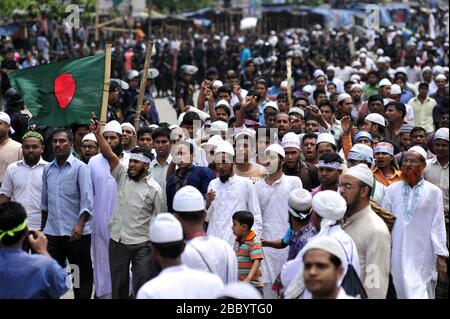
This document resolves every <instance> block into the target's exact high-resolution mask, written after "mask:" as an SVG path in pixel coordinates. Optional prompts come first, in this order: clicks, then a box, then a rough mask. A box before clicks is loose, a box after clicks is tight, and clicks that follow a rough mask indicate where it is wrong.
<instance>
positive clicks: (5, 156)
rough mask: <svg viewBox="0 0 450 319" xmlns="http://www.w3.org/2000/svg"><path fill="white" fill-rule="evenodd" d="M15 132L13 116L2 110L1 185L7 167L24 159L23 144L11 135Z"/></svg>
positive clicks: (0, 138)
mask: <svg viewBox="0 0 450 319" xmlns="http://www.w3.org/2000/svg"><path fill="white" fill-rule="evenodd" d="M8 132H9V133H10V134H13V133H14V130H13V128H12V127H11V118H10V117H9V115H8V114H6V113H5V112H0V185H1V184H2V180H3V174H5V170H6V167H7V166H8V165H9V164H11V163H14V162H17V161H19V160H21V159H22V144H20V143H18V142H16V141H14V140H13V139H12V138H10V137H9V135H8Z"/></svg>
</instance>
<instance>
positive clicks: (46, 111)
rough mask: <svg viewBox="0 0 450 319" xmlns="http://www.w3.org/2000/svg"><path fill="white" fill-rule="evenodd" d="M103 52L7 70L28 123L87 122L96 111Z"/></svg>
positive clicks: (103, 61) (100, 91) (99, 108)
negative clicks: (19, 96)
mask: <svg viewBox="0 0 450 319" xmlns="http://www.w3.org/2000/svg"><path fill="white" fill-rule="evenodd" d="M104 76H105V55H99V56H90V57H86V58H80V59H70V60H64V61H60V62H56V63H51V64H43V65H38V66H35V67H30V68H26V69H22V70H18V71H14V72H10V73H8V77H9V80H10V82H11V85H12V86H13V87H14V89H16V91H17V92H18V93H19V94H20V95H21V96H22V98H23V100H24V102H25V106H26V107H27V109H28V110H29V111H30V112H31V114H33V117H32V118H31V122H32V123H35V124H41V125H47V126H54V127H57V126H67V125H69V124H72V123H78V124H87V123H89V119H90V118H91V113H92V112H95V113H96V114H100V111H101V105H102V93H103V81H104Z"/></svg>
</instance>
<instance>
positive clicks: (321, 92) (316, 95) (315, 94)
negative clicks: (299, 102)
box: [313, 88, 327, 100]
mask: <svg viewBox="0 0 450 319" xmlns="http://www.w3.org/2000/svg"><path fill="white" fill-rule="evenodd" d="M319 94H327V92H325V90H324V89H322V88H318V89H315V90H314V92H313V99H314V100H316V99H317V97H318V96H319Z"/></svg>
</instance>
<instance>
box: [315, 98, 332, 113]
mask: <svg viewBox="0 0 450 319" xmlns="http://www.w3.org/2000/svg"><path fill="white" fill-rule="evenodd" d="M322 106H328V107H329V108H330V109H331V112H332V113H334V112H335V111H336V109H335V107H334V105H333V104H332V103H331V101H330V100H329V99H324V100H322V101H320V103H319V109H320V108H321V107H322Z"/></svg>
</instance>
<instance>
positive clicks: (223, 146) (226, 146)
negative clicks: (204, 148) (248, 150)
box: [216, 141, 234, 156]
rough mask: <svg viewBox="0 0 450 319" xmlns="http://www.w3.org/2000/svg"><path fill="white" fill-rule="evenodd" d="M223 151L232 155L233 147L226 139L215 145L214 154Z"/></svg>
mask: <svg viewBox="0 0 450 319" xmlns="http://www.w3.org/2000/svg"><path fill="white" fill-rule="evenodd" d="M219 153H225V154H229V155H231V156H234V148H233V145H231V143H230V142H228V141H222V142H220V143H219V145H217V148H216V154H219Z"/></svg>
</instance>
